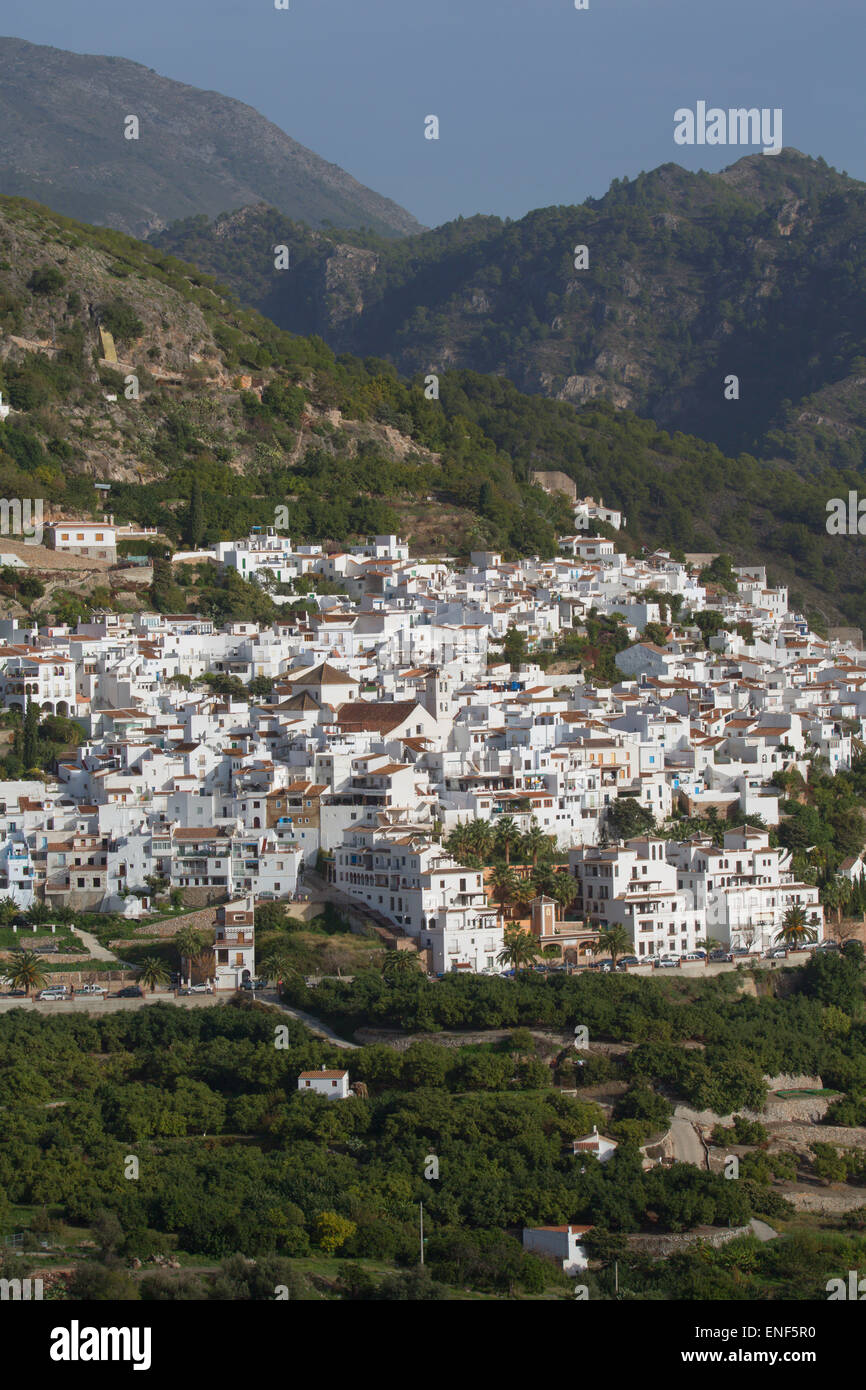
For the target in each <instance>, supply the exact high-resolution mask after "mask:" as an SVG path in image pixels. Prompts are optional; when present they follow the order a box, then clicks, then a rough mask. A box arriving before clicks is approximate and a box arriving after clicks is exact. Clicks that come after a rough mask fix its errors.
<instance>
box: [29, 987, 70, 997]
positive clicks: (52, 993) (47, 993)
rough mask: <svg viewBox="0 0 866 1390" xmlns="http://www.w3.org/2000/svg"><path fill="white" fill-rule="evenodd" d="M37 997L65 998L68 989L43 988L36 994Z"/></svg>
mask: <svg viewBox="0 0 866 1390" xmlns="http://www.w3.org/2000/svg"><path fill="white" fill-rule="evenodd" d="M36 998H37V999H65V998H66V991H65V990H63V989H41V990H40V991H39V993H38V994H37V996H36Z"/></svg>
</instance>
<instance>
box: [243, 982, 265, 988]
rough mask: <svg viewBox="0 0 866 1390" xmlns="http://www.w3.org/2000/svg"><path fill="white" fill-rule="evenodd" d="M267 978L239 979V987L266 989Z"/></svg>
mask: <svg viewBox="0 0 866 1390" xmlns="http://www.w3.org/2000/svg"><path fill="white" fill-rule="evenodd" d="M267 987H268V982H267V980H241V989H267Z"/></svg>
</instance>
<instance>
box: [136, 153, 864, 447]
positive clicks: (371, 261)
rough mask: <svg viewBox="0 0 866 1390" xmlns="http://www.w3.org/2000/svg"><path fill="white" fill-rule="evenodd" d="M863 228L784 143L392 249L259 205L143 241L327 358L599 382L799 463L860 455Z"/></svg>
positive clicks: (673, 416) (631, 402)
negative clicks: (316, 340) (311, 342)
mask: <svg viewBox="0 0 866 1390" xmlns="http://www.w3.org/2000/svg"><path fill="white" fill-rule="evenodd" d="M864 233H866V185H864V184H862V183H859V182H858V181H856V180H853V179H850V178H848V177H847V175H845V174H840V173H839V172H838V171H836V170H834V169H832V168H830V166H828V165H827V164H826V163H825V162H824V161H823V160H821V159H812V158H811V157H810V156H807V155H803V154H801V153H800V152H799V151H794V150H791V149H785V150H783V151H782V152H781V153H780V155H778V156H775V157H774V158H772V159H767V158H766V157H764V156H762V155H760V154H758V155H747V156H744V157H743V158H742V159H740V160H738V161H736V163H734V164H733V165H731V166H729V167H728V168H727V169H725V170H723V171H722V172H721V173H719V174H708V173H706V172H704V171H700V172H698V173H691V172H689V171H687V170H684V169H682V168H680V166H678V165H676V164H674V163H671V162H669V163H667V164H664V165H661V166H659V167H658V168H657V169H655V170H652V171H650V172H649V173H643V174H640V175H638V176H637V178H635V179H632V180H629V179H624V180H619V179H617V180H614V181H613V183H612V184H611V187H610V188H609V190H608V191H607V193H606V194H605V195H604V196H603V197H602V198H598V199H587V200H586V201H585V202H584V203H583V204H580V205H562V206H558V207H550V208H541V209H537V210H535V211H533V212H530V213H528V214H527V215H526V216H525V217H523V218H520V219H518V220H517V221H511V220H508V219H505V220H502V219H499V218H496V217H490V216H484V215H478V216H476V217H472V218H467V219H463V218H460V219H457V220H455V221H454V222H450V223H446V224H444V225H443V226H442V227H438V228H434V229H432V230H429V231H426V232H422V233H419V234H418V235H416V236H413V237H411V238H408V239H406V240H404V241H402V242H399V243H395V244H393V245H386V244H384V243H383V242H382V241H381V240H380V239H377V238H375V237H369V236H366V237H365V236H360V235H358V234H355V233H352V232H342V233H339V234H338V235H336V236H331V235H329V234H328V233H326V232H322V231H321V230H313V229H309V228H305V227H302V226H300V225H299V224H296V223H290V222H288V221H286V220H285V219H283V218H281V217H280V216H278V215H276V214H274V213H273V212H272V210H270V209H267V208H263V207H259V208H255V209H249V208H248V209H243V210H240V211H239V212H237V213H234V214H232V215H230V216H223V217H220V218H217V219H216V220H215V221H214V222H211V223H207V222H203V221H202V219H201V218H198V219H193V220H191V221H190V222H187V223H186V224H184V225H182V226H174V227H171V228H168V229H166V230H165V231H164V232H163V233H161V234H159V235H157V236H156V237H155V238H154V240H155V242H156V243H157V244H158V245H160V246H161V247H163V248H165V249H167V250H170V251H172V252H173V253H175V254H178V255H181V256H184V257H186V258H187V259H192V260H194V261H195V262H196V263H197V264H199V265H202V266H203V267H204V268H205V269H208V270H209V271H211V272H212V273H214V274H217V275H219V277H220V278H221V279H222V280H223V281H224V282H225V283H227V284H229V285H230V286H231V287H232V289H233V290H234V292H235V293H236V294H238V295H239V296H240V297H241V298H242V299H243V301H244V302H246V303H249V304H252V305H254V306H255V307H258V308H259V309H260V310H261V311H262V312H263V313H266V314H267V315H268V316H269V317H271V318H272V319H274V321H276V322H277V323H279V324H280V325H281V326H282V327H285V328H289V329H290V330H292V331H297V332H303V333H317V334H319V335H320V336H322V337H323V338H324V339H325V340H326V341H327V342H328V343H329V345H330V346H331V347H332V348H333V349H334V350H335V351H337V352H353V353H357V354H358V355H360V356H365V355H369V354H373V355H377V356H382V357H385V358H387V359H388V360H390V361H392V362H394V364H395V365H396V366H397V367H398V369H399V370H400V371H402V372H408V373H411V372H415V371H436V370H443V369H446V368H449V367H463V368H466V369H469V370H474V371H481V372H492V373H494V374H501V375H504V376H507V377H508V378H509V379H510V380H512V381H514V383H515V385H517V386H518V387H519V389H520V390H522V391H524V392H528V393H530V394H540V395H546V396H550V397H552V398H554V399H559V400H566V401H571V402H572V403H574V404H581V403H584V402H586V401H589V400H592V399H596V398H599V397H600V398H605V399H608V400H611V401H612V402H613V403H614V404H615V405H617V406H618V407H621V408H628V409H631V410H634V411H636V412H637V413H638V414H641V415H644V416H650V417H652V418H653V419H655V420H657V421H658V423H659V424H660V425H661V426H662V427H663V428H665V429H673V430H677V429H680V430H683V431H685V432H688V433H698V434H700V435H701V436H703V437H707V438H711V439H713V440H714V441H715V442H716V443H717V444H718V445H719V447H720V448H723V449H724V450H725V451H726V452H729V453H738V452H741V451H743V450H745V451H748V452H752V453H755V454H764V455H769V456H771V457H778V458H782V459H786V460H787V461H789V462H793V463H795V465H796V466H798V467H799V468H801V469H802V471H809V470H810V469H811V468H814V467H816V466H820V465H821V464H822V463H823V462H825V461H827V460H828V459H829V460H832V462H833V463H834V464H836V465H837V466H840V467H850V466H858V465H859V464H860V463H861V462H862V458H863V454H864V452H866V415H864V413H863V410H862V407H861V404H860V394H861V393H860V391H859V388H858V387H857V386H856V381H857V380H858V379H859V377H860V376H861V375H862V366H863V364H862V363H861V362H860V361H859V359H863V362H864V363H866V332H864V330H863V328H862V327H861V324H862V322H863V321H864V318H866V235H864ZM270 238H278V239H279V240H281V241H285V243H286V244H287V245H289V246H290V248H291V253H292V265H293V267H294V270H295V272H296V273H295V274H294V275H293V274H291V273H289V274H286V273H272V272H271V271H270V269H269V268H268V267H267V265H266V263H265V261H264V259H263V256H262V254H261V252H260V251H259V249H258V248H259V247H260V246H261V245H264V243H265V241H266V240H267V239H270ZM577 245H586V246H587V247H588V248H589V267H588V269H586V270H579V269H576V268H575V266H574V263H573V262H574V248H575V246H577ZM731 373H733V374H735V375H737V376H738V377H739V379H740V399H739V403H738V405H737V406H732V405H731V403H730V401H728V400H726V398H725V395H724V381H725V378H726V377H727V376H728V375H729V374H731Z"/></svg>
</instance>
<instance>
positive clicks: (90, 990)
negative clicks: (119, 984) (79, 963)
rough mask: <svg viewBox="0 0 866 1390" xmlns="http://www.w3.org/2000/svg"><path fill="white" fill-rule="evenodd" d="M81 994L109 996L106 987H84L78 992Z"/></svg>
mask: <svg viewBox="0 0 866 1390" xmlns="http://www.w3.org/2000/svg"><path fill="white" fill-rule="evenodd" d="M78 993H79V994H107V993H108V990H107V989H106V988H105V985H82V986H81V987H80V989H79V990H78Z"/></svg>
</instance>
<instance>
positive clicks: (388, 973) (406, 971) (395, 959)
mask: <svg viewBox="0 0 866 1390" xmlns="http://www.w3.org/2000/svg"><path fill="white" fill-rule="evenodd" d="M421 978H422V971H421V961H420V960H419V958H418V956H417V955H416V954H415V952H414V951H388V952H386V954H385V959H384V960H383V962H382V979H383V980H387V981H388V982H389V983H390V984H399V983H400V982H401V981H402V980H413V979H414V980H420V979H421Z"/></svg>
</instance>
